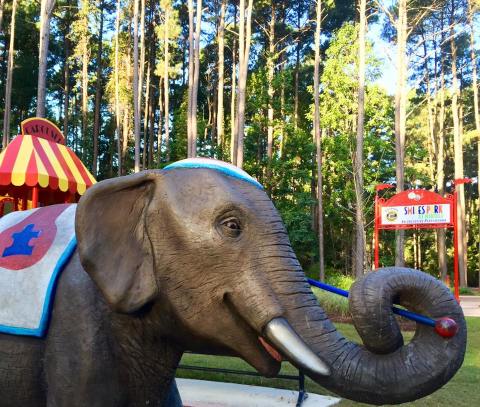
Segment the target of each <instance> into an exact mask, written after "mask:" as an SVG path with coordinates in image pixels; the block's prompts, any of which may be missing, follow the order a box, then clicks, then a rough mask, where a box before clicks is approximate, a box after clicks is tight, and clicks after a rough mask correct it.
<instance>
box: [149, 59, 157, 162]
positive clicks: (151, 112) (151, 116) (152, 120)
mask: <svg viewBox="0 0 480 407" xmlns="http://www.w3.org/2000/svg"><path fill="white" fill-rule="evenodd" d="M151 66H153V64H151ZM148 121H149V126H148V168H155V167H154V165H153V148H154V137H153V135H154V131H155V98H154V86H153V84H152V82H150V108H149V111H148Z"/></svg>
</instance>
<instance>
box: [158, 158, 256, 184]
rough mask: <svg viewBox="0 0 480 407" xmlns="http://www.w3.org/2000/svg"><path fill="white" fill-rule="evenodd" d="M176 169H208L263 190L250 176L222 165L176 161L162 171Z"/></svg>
mask: <svg viewBox="0 0 480 407" xmlns="http://www.w3.org/2000/svg"><path fill="white" fill-rule="evenodd" d="M176 168H208V169H211V170H217V171H219V172H222V173H224V174H225V175H228V176H230V177H233V178H237V179H241V180H242V181H246V182H249V183H250V184H253V185H255V186H256V187H257V188H260V189H262V190H263V189H264V188H263V186H262V184H260V182H258V181H257V180H255V179H254V178H252V177H251V176H250V175H248V174H246V173H245V175H244V174H242V173H240V172H237V171H235V170H233V169H230V168H228V167H224V166H222V165H219V164H216V163H205V162H182V161H177V162H175V163H173V164H170V165H167V166H166V167H165V168H164V170H173V169H176Z"/></svg>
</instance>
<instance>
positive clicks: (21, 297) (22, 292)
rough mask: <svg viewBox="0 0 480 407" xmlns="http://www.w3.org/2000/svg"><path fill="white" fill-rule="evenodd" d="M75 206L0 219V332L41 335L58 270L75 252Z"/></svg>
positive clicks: (49, 308)
mask: <svg viewBox="0 0 480 407" xmlns="http://www.w3.org/2000/svg"><path fill="white" fill-rule="evenodd" d="M75 210H76V205H74V204H73V205H72V204H65V205H52V206H46V207H43V208H38V209H32V210H29V211H23V212H12V213H10V214H8V215H6V216H4V217H2V218H0V332H3V333H8V334H14V335H28V336H36V337H42V336H44V334H45V333H46V330H47V328H48V322H49V319H50V311H51V307H52V304H53V300H54V296H55V285H56V281H57V279H58V276H59V274H60V272H61V271H62V269H63V267H64V266H65V264H66V263H67V262H68V260H69V259H70V256H71V255H72V253H73V252H74V250H75V247H76V240H75Z"/></svg>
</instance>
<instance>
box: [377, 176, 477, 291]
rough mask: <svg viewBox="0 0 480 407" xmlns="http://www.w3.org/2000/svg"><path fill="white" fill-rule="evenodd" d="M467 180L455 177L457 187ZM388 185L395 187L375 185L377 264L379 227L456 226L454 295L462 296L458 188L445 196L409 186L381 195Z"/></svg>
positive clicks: (436, 227) (468, 180)
mask: <svg viewBox="0 0 480 407" xmlns="http://www.w3.org/2000/svg"><path fill="white" fill-rule="evenodd" d="M468 182H470V179H468V178H461V179H456V180H455V181H454V185H455V187H456V186H457V185H461V184H465V183H468ZM388 188H393V185H390V184H380V185H377V187H376V188H375V189H376V191H377V193H376V194H375V226H374V241H375V247H374V263H375V268H376V269H378V268H379V267H380V230H382V229H383V230H385V229H386V230H389V229H390V230H398V229H441V228H446V229H453V265H454V270H453V277H454V291H455V298H456V299H457V300H459V298H460V297H459V284H458V281H459V278H458V274H459V273H458V256H459V247H458V246H459V240H458V228H457V219H456V218H457V203H458V191H457V189H456V188H455V189H454V192H453V195H450V194H449V195H447V196H445V197H443V196H441V195H439V194H437V193H435V192H433V191H427V190H425V189H409V190H408V191H402V192H399V193H398V194H395V195H393V196H392V197H391V198H390V199H385V198H380V197H379V196H378V193H379V191H381V190H383V189H388Z"/></svg>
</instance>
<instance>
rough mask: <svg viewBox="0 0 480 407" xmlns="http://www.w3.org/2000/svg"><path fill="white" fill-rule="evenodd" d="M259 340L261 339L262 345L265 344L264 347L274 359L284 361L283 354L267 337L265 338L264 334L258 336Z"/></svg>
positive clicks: (279, 361)
mask: <svg viewBox="0 0 480 407" xmlns="http://www.w3.org/2000/svg"><path fill="white" fill-rule="evenodd" d="M258 340H259V341H260V343H261V345H262V346H263V348H264V349H265V350H266V351H267V352H268V354H269V355H270V356H271V357H272V359H274V360H275V361H277V362H278V363H282V361H283V357H282V355H281V354H280V353H279V352H278V351H277V350H276V349H275V348H274V347H273V346H272V345H270V344H269V343H268V342H267V341H266V340H265V338H263V337H262V336H259V337H258Z"/></svg>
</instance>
